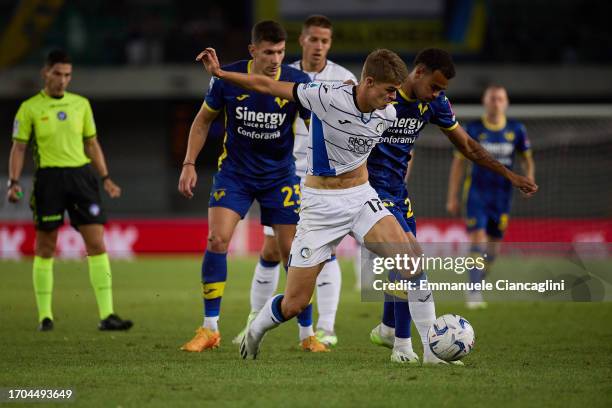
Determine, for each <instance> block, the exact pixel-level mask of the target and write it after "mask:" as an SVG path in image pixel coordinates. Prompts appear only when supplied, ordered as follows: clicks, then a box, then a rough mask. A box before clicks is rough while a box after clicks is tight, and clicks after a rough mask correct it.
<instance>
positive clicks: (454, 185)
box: [446, 152, 466, 216]
mask: <svg viewBox="0 0 612 408" xmlns="http://www.w3.org/2000/svg"><path fill="white" fill-rule="evenodd" d="M465 166H466V162H465V159H464V158H463V157H459V153H457V152H455V157H453V162H452V163H451V169H450V174H449V175H448V194H447V196H446V211H448V213H449V214H451V215H455V216H456V215H459V199H458V198H457V197H458V196H459V189H460V186H461V180H463V176H464V175H465Z"/></svg>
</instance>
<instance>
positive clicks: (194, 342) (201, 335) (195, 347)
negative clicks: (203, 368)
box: [181, 327, 221, 353]
mask: <svg viewBox="0 0 612 408" xmlns="http://www.w3.org/2000/svg"><path fill="white" fill-rule="evenodd" d="M220 343H221V334H220V333H219V332H218V331H212V330H210V329H207V328H206V327H198V329H197V330H196V335H195V336H194V337H193V339H191V340H189V341H188V342H187V343H185V344H183V346H182V347H181V350H183V351H193V352H196V353H199V352H202V351H204V350H208V349H214V348H217V347H219V344H220Z"/></svg>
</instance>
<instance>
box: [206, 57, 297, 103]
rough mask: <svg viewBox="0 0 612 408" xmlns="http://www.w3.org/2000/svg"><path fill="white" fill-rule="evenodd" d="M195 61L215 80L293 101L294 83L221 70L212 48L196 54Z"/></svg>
mask: <svg viewBox="0 0 612 408" xmlns="http://www.w3.org/2000/svg"><path fill="white" fill-rule="evenodd" d="M196 61H202V65H204V68H205V69H206V71H208V72H209V73H210V74H211V75H213V76H216V77H217V78H220V79H223V80H224V81H228V82H231V83H233V84H234V85H237V86H239V87H241V88H244V89H247V90H249V91H255V92H259V93H263V94H268V95H272V96H278V97H279V98H283V99H287V100H289V101H293V100H294V99H293V86H294V82H286V81H275V80H273V79H272V78H269V77H267V76H265V75H258V74H243V73H240V72H229V71H224V70H222V69H221V65H220V64H219V59H218V58H217V53H216V52H215V50H214V48H206V49H205V50H204V51H202V52H201V53H199V54H198V56H197V57H196Z"/></svg>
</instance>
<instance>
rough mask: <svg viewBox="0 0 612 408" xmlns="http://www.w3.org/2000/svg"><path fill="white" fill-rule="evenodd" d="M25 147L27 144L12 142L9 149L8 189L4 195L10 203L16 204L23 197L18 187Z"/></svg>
mask: <svg viewBox="0 0 612 408" xmlns="http://www.w3.org/2000/svg"><path fill="white" fill-rule="evenodd" d="M27 147H28V145H27V143H23V142H20V141H18V140H13V146H12V147H11V153H10V155H9V188H8V191H7V193H6V197H7V198H8V200H9V201H10V202H11V203H16V202H17V201H19V199H20V198H21V197H23V192H22V191H21V186H20V185H19V177H20V176H21V171H22V170H23V162H24V159H25V152H26V150H27Z"/></svg>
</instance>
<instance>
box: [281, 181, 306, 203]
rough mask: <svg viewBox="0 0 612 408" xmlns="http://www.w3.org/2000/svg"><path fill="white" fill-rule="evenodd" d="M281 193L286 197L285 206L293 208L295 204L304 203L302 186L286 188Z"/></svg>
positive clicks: (296, 185)
mask: <svg viewBox="0 0 612 408" xmlns="http://www.w3.org/2000/svg"><path fill="white" fill-rule="evenodd" d="M281 193H283V194H284V195H285V200H284V201H283V206H285V207H293V206H294V205H295V204H300V203H301V202H302V192H301V191H300V185H299V184H294V185H293V187H291V186H285V187H283V188H281Z"/></svg>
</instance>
